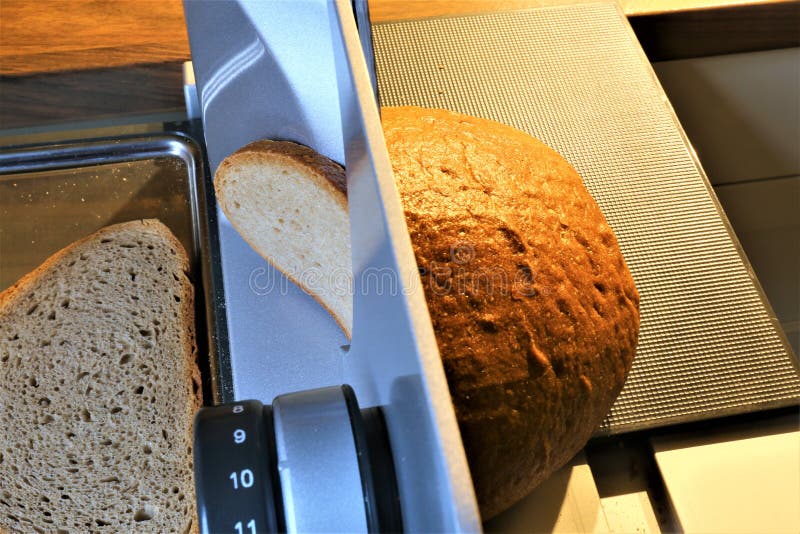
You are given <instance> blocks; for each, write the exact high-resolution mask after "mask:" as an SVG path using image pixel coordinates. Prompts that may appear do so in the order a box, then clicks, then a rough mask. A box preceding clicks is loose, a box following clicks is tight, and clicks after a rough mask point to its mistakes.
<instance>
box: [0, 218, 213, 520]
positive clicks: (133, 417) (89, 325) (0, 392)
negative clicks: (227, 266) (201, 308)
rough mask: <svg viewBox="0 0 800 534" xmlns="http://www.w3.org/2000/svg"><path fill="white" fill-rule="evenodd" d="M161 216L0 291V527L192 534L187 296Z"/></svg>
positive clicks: (111, 233)
mask: <svg viewBox="0 0 800 534" xmlns="http://www.w3.org/2000/svg"><path fill="white" fill-rule="evenodd" d="M188 270H189V261H188V259H187V256H186V253H185V251H184V250H183V247H182V246H181V244H180V242H179V241H178V240H177V239H176V238H175V237H174V236H173V235H172V234H171V233H170V231H169V230H168V229H167V228H166V227H165V226H164V225H163V224H161V223H160V222H158V221H156V220H144V221H135V222H129V223H123V224H117V225H114V226H109V227H107V228H104V229H102V230H100V231H99V232H97V233H95V234H93V235H91V236H89V237H87V238H85V239H82V240H80V241H77V242H75V243H73V244H72V245H70V246H68V247H67V248H65V249H63V250H61V251H60V252H58V253H56V254H55V255H53V256H52V257H50V258H49V259H48V260H47V261H46V262H45V263H44V264H42V265H41V266H40V267H39V268H38V269H36V270H35V271H33V272H31V273H30V274H28V275H27V276H25V277H24V278H22V279H21V280H20V281H19V282H17V284H15V285H14V286H12V287H10V288H8V289H7V290H5V291H4V292H2V293H0V419H2V427H3V432H2V434H0V530H11V531H19V532H34V531H36V532H88V531H108V532H192V531H196V530H197V522H196V519H195V517H196V512H195V494H194V483H193V477H192V421H193V416H194V412H195V410H196V409H197V408H198V407H199V406H200V403H201V398H200V395H201V393H200V387H199V380H200V377H199V372H198V369H197V365H196V363H195V355H196V347H195V337H194V303H193V301H194V293H193V288H192V284H191V282H190V280H189V278H188V275H187V273H188Z"/></svg>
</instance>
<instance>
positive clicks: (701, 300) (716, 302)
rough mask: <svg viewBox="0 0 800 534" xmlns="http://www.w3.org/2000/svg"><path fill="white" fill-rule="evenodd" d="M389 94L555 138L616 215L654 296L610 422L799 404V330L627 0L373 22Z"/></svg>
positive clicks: (646, 290) (382, 94) (383, 88)
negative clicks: (733, 217) (767, 285)
mask: <svg viewBox="0 0 800 534" xmlns="http://www.w3.org/2000/svg"><path fill="white" fill-rule="evenodd" d="M373 41H374V46H375V63H376V72H377V80H378V93H379V99H380V103H381V105H384V106H397V105H419V106H424V107H436V108H445V109H451V110H453V111H458V112H462V113H466V114H469V115H474V116H478V117H485V118H488V119H493V120H496V121H499V122H502V123H506V124H508V125H511V126H514V127H516V128H519V129H521V130H524V131H527V132H529V133H530V134H532V135H533V136H535V137H537V138H539V139H542V140H543V141H544V142H545V143H547V144H548V145H550V146H551V147H553V148H555V149H556V150H557V151H559V152H560V153H561V154H563V155H564V156H565V157H566V158H567V160H569V161H570V162H571V163H572V164H573V166H575V167H576V169H577V170H578V172H580V174H581V175H582V176H583V178H584V182H585V183H586V186H587V188H588V189H589V191H590V192H591V194H592V195H593V196H594V198H595V199H596V200H597V202H598V203H599V204H600V207H601V208H602V210H603V212H604V214H605V215H606V218H607V219H608V221H609V223H610V224H611V226H612V227H613V228H614V230H615V232H616V234H617V237H618V238H619V241H620V246H621V248H622V251H623V254H624V256H625V258H626V260H627V262H628V265H629V267H630V269H631V272H632V273H633V277H634V279H635V281H636V284H637V287H638V288H639V292H640V294H641V331H640V338H639V347H638V350H637V356H636V360H635V362H634V366H633V369H632V371H631V373H630V375H629V377H628V381H627V383H626V385H625V388H624V389H623V391H622V393H621V395H620V396H619V398H618V399H617V402H616V404H615V405H614V407H613V408H612V410H611V413H610V414H609V416H608V418H607V419H606V421H605V422H604V423H603V426H602V427H601V429H600V431H601V432H606V433H617V432H623V431H631V430H636V429H642V428H647V427H653V426H659V425H663V424H668V423H675V422H684V421H690V420H697V419H702V418H707V417H714V416H719V415H724V414H733V413H741V412H746V411H754V410H758V409H765V408H769V407H776V406H783V405H788V404H797V403H798V399H800V377H799V376H798V372H797V369H796V362H795V360H794V358H793V356H792V354H791V352H790V349H789V347H788V344H787V343H786V340H785V337H784V336H783V334H782V332H781V331H780V329H779V327H778V326H777V322H776V320H775V318H774V315H773V314H772V312H771V310H770V308H769V305H768V303H767V302H766V300H765V299H764V297H763V293H762V291H761V289H760V286H759V284H758V282H757V281H756V279H755V277H754V274H753V272H752V270H751V269H750V267H749V264H748V263H747V260H746V258H745V257H744V255H743V254H742V252H741V249H740V247H739V246H738V243H737V242H736V239H735V237H733V233H732V231H731V229H730V227H729V225H728V223H727V219H726V218H725V216H724V214H723V213H722V211H721V210H720V208H719V204H718V203H717V201H716V197H715V196H714V194H713V191H712V190H711V187H710V185H709V183H708V180H707V178H706V177H705V174H704V173H703V170H702V168H701V167H700V165H699V164H698V162H697V160H696V157H695V155H694V152H693V151H692V149H691V147H690V145H689V144H688V142H687V140H686V138H685V135H684V134H683V131H682V129H681V127H680V125H679V124H678V122H677V118H676V117H675V114H674V112H673V111H672V108H671V107H670V105H669V102H668V101H667V98H666V96H665V95H664V92H663V90H662V89H661V86H660V85H659V83H658V81H657V79H656V78H655V75H654V73H653V71H652V69H651V68H650V65H649V64H648V63H647V60H646V58H645V56H644V53H643V52H642V50H641V48H640V47H639V45H638V43H637V42H636V39H635V36H634V34H633V32H632V31H631V29H630V26H629V25H628V23H627V21H626V20H625V18H624V16H623V15H622V13H621V12H620V11H619V10H618V9H617V8H616V6H615V5H614V4H608V3H601V4H587V5H578V6H569V7H556V8H546V9H534V10H527V11H517V12H502V13H492V14H485V15H471V16H461V17H448V18H432V19H423V20H415V21H403V22H391V23H382V24H375V25H373Z"/></svg>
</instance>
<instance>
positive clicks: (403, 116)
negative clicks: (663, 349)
mask: <svg viewBox="0 0 800 534" xmlns="http://www.w3.org/2000/svg"><path fill="white" fill-rule="evenodd" d="M382 120H383V128H384V134H385V137H386V145H387V148H388V151H389V156H390V159H391V163H392V169H393V171H394V177H395V180H396V183H397V188H398V190H399V192H400V195H401V198H402V202H403V206H404V209H405V215H406V223H407V225H408V230H409V232H410V235H411V241H412V244H413V248H414V253H415V256H416V260H417V264H418V267H419V272H420V276H421V278H422V283H423V287H424V289H425V296H426V300H427V303H428V308H429V310H430V313H431V319H432V321H433V327H434V330H435V333H436V339H437V342H438V346H439V351H440V353H441V357H442V361H443V364H444V369H445V373H446V376H447V380H448V385H449V388H450V393H451V395H452V398H453V403H454V405H455V410H456V415H457V418H458V422H459V426H460V429H461V433H462V438H463V442H464V446H465V449H466V452H467V457H468V460H469V464H470V469H471V472H472V477H473V481H474V483H475V489H476V493H477V496H478V501H479V505H480V509H481V513H482V515H483V517H484V519H487V518H489V517H491V516H493V515H495V514H497V513H498V512H500V511H502V510H504V509H506V508H508V507H509V506H510V505H511V504H513V503H514V502H516V501H517V500H519V499H520V498H521V497H523V496H524V495H526V494H527V493H529V492H530V491H531V490H532V489H533V488H534V487H535V486H536V485H537V484H539V483H540V482H541V481H542V480H544V479H545V478H546V477H547V476H548V475H549V474H550V473H552V472H553V471H554V470H555V469H557V468H559V467H560V466H562V465H563V464H564V463H566V462H567V461H568V460H569V459H570V458H571V457H572V456H573V455H574V454H575V453H577V452H578V450H580V448H581V447H583V445H584V444H585V443H586V441H587V440H588V439H589V437H590V436H591V434H592V433H593V431H594V430H595V429H596V428H597V426H598V425H599V424H600V422H601V421H602V420H603V418H604V417H605V415H606V414H607V413H608V411H609V409H610V407H611V404H612V403H613V401H614V399H615V398H616V396H617V395H618V393H619V391H620V390H621V388H622V385H623V382H624V381H625V377H626V375H627V372H628V370H629V369H630V366H631V363H632V360H633V356H634V351H635V348H636V343H637V338H638V330H639V296H638V293H637V291H636V287H635V285H634V282H633V279H632V278H631V275H630V273H629V271H628V268H627V266H626V264H625V261H624V259H623V257H622V254H621V252H620V250H619V247H618V245H617V241H616V238H615V236H614V233H613V232H612V230H611V228H610V227H609V226H608V224H607V222H606V220H605V218H604V217H603V214H602V213H601V211H600V209H599V208H598V206H597V204H596V203H595V201H594V200H593V199H592V197H591V196H590V194H589V193H588V191H587V190H586V188H585V187H584V185H583V182H582V180H581V177H580V176H579V175H578V173H577V172H576V171H575V170H574V169H573V168H572V167H571V166H570V165H569V163H567V162H566V161H565V160H564V158H562V157H561V156H560V155H559V154H557V153H556V152H554V151H553V150H552V149H550V148H548V147H547V146H545V145H544V144H542V143H541V142H539V141H537V140H536V139H534V138H532V137H531V136H529V135H528V134H526V133H523V132H521V131H518V130H516V129H514V128H511V127H508V126H505V125H502V124H498V123H496V122H492V121H488V120H484V119H478V118H474V117H468V116H465V115H461V114H457V113H452V112H449V111H442V110H431V109H422V108H413V107H403V108H384V109H383V110H382ZM307 153H309V149H306V148H304V147H298V146H297V145H294V144H290V143H285V142H283V143H274V142H263V141H262V142H257V143H254V144H252V145H249V146H247V147H245V148H243V149H242V150H240V151H239V152H237V153H235V154H233V155H231V156H230V157H229V158H227V160H226V161H225V162H224V163H223V164H222V165H221V166H220V169H219V171H218V172H217V177H216V189H217V196H218V199H219V201H220V203H221V205H222V208H223V210H224V211H225V212H226V214H227V216H228V217H229V219H230V220H231V221H232V223H233V224H234V226H235V227H236V228H237V229H238V230H239V232H240V233H241V234H242V235H244V236H245V237H246V238H247V239H248V241H250V243H252V244H253V245H254V247H255V248H256V250H257V251H258V252H259V253H260V254H261V255H262V256H264V257H265V258H266V259H267V260H268V261H270V262H272V263H273V264H274V265H275V266H276V267H277V268H278V269H280V270H282V271H287V270H291V271H292V272H302V270H303V269H304V268H307V269H311V268H320V266H321V268H322V269H324V270H323V274H324V276H323V277H322V278H321V282H320V280H319V279H317V280H316V286H315V287H311V286H310V285H304V288H305V289H306V290H307V291H309V292H310V293H311V294H313V295H315V296H316V297H317V298H318V299H319V300H320V301H321V302H322V303H323V304H324V305H325V306H326V307H327V308H328V309H329V310H332V311H333V312H334V313H335V314H336V315H337V319H338V321H339V322H340V324H342V325H343V326H344V327H345V329H346V330H347V331H348V332H349V331H350V325H351V324H352V308H348V307H347V306H346V304H347V303H346V302H344V300H345V299H340V300H342V302H338V301H335V299H333V298H332V297H330V295H331V294H335V291H333V290H332V288H330V287H328V288H326V289H325V290H322V291H321V290H319V286H320V285H323V284H325V283H326V281H328V280H335V279H336V277H335V276H334V269H341V268H343V266H344V265H346V264H347V263H348V262H349V261H350V260H349V251H350V248H349V232H348V228H347V224H346V221H347V211H346V209H347V208H346V196H345V193H344V192H343V190H342V188H341V186H339V185H338V184H340V183H341V182H342V181H343V179H344V175H343V172H342V171H341V169H339V168H336V167H335V166H334V165H335V164H333V163H332V162H329V161H326V163H325V165H324V167H321V168H320V167H319V166H318V165H317V164H316V162H315V160H313V159H312V158H311V157H310V156H302V157H301V156H300V155H299V154H307ZM316 157H319V156H316ZM321 169H325V171H324V172H323V171H322V170H321ZM284 171H286V172H288V173H290V174H292V173H293V174H292V179H291V180H287V179H286V178H285V176H286V175H285V174H284ZM326 175H332V176H334V178H333V180H332V182H331V185H328V186H325V187H319V186H318V185H317V184H318V183H319V182H320V177H321V176H326ZM234 178H235V184H236V185H235V186H233V185H231V184H232V183H234ZM298 183H303V184H304V185H301V186H298V185H297V184H298ZM275 190H280V191H281V194H280V195H279V196H277V197H273V196H270V195H269V194H265V192H272V191H275ZM309 191H312V192H310V193H309ZM322 198H324V199H325V200H324V201H321V200H320V199H322ZM256 210H257V212H256ZM248 212H250V214H249V215H247V216H245V215H244V213H248ZM253 213H257V216H253ZM292 214H294V216H292ZM303 231H306V232H313V233H314V235H312V236H308V237H301V236H300V235H299V233H301V232H303ZM265 234H269V235H268V236H266V237H265ZM303 240H305V241H303ZM309 240H311V241H313V242H314V243H315V245H314V246H307V245H306V243H308V242H309ZM336 256H339V258H338V259H337V260H336V263H328V261H329V260H328V258H333V257H336ZM325 269H327V270H325ZM294 278H295V280H299V282H300V283H301V285H302V284H303V278H302V277H294ZM347 298H349V296H348V297H347ZM340 310H341V311H340Z"/></svg>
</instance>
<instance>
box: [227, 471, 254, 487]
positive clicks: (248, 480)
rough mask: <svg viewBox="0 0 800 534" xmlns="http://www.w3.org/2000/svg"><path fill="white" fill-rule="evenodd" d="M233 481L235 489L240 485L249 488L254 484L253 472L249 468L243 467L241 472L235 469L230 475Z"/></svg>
mask: <svg viewBox="0 0 800 534" xmlns="http://www.w3.org/2000/svg"><path fill="white" fill-rule="evenodd" d="M228 478H229V479H231V480H232V481H233V489H235V490H237V489H239V485H240V484H241V486H242V487H243V488H249V487H250V486H252V485H253V472H252V471H250V470H249V469H242V472H241V473H237V472H236V471H234V472H233V473H231V474H230V475H229V476H228Z"/></svg>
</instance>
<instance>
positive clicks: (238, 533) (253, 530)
mask: <svg viewBox="0 0 800 534" xmlns="http://www.w3.org/2000/svg"><path fill="white" fill-rule="evenodd" d="M246 527H247V530H249V531H250V533H251V534H256V520H255V519H251V520H250V521H248V522H247V525H246ZM233 528H235V529H236V534H244V528H242V522H241V521H237V522H236V524H235V525H233Z"/></svg>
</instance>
